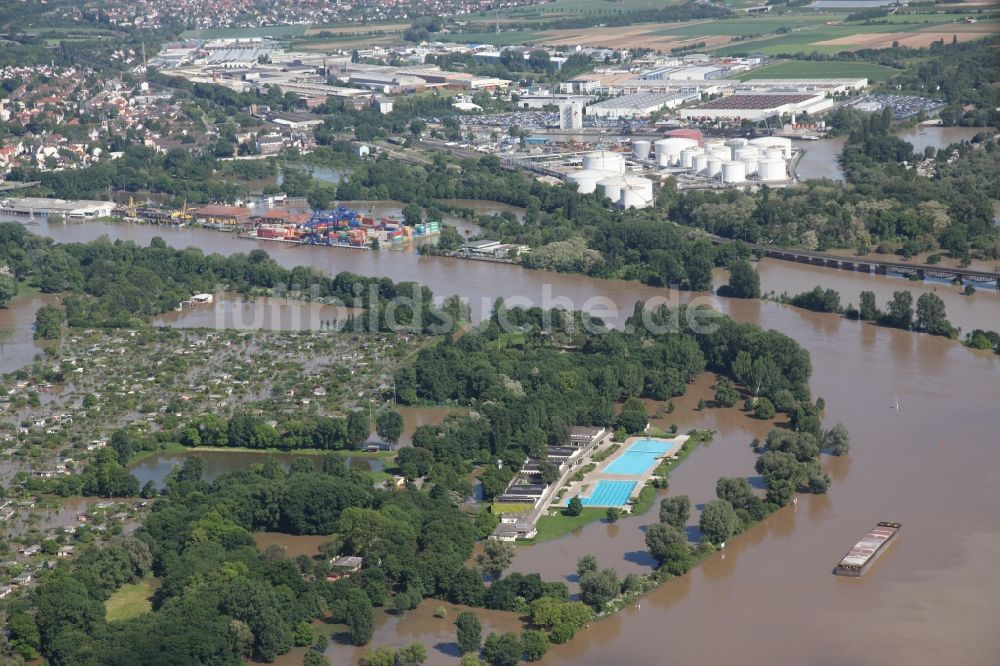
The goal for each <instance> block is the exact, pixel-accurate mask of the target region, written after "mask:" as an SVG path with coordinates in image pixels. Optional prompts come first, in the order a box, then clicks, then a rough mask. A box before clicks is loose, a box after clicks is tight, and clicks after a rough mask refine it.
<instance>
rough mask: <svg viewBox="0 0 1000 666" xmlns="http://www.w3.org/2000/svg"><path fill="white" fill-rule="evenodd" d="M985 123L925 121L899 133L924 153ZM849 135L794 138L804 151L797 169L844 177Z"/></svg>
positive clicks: (805, 175) (802, 174)
mask: <svg viewBox="0 0 1000 666" xmlns="http://www.w3.org/2000/svg"><path fill="white" fill-rule="evenodd" d="M983 131H985V128H983V127H938V126H936V125H922V126H918V127H910V128H907V129H904V130H902V131H900V132H898V133H897V136H899V138H901V139H903V140H904V141H909V142H910V143H911V144H913V152H915V153H921V154H922V153H923V152H924V148H926V147H927V146H933V147H934V148H944V147H946V146H949V145H951V144H953V143H958V142H959V141H969V140H971V139H972V137H974V136H976V135H977V134H979V133H980V132H983ZM846 140H847V139H846V137H838V138H836V139H819V140H817V141H794V142H793V143H794V145H795V147H796V148H799V149H800V150H802V151H804V152H803V155H802V158H801V159H800V160H799V161H798V164H796V166H795V173H796V175H798V177H799V178H800V179H801V180H809V179H814V178H815V179H819V178H829V179H830V180H844V171H843V169H841V168H840V163H839V162H838V161H837V158H838V157H840V152H841V151H842V150H843V149H844V142H845V141H846Z"/></svg>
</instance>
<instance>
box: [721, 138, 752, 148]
mask: <svg viewBox="0 0 1000 666" xmlns="http://www.w3.org/2000/svg"><path fill="white" fill-rule="evenodd" d="M749 143H750V140H749V139H744V138H743V137H739V136H738V137H736V138H735V139H730V140H729V141H726V145H727V146H729V147H730V148H742V147H743V146H746V145H748V144H749Z"/></svg>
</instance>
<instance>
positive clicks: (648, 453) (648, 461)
mask: <svg viewBox="0 0 1000 666" xmlns="http://www.w3.org/2000/svg"><path fill="white" fill-rule="evenodd" d="M672 446H673V442H671V441H664V440H660V439H639V440H636V441H635V442H633V443H632V445H631V446H629V447H628V449H626V450H625V452H624V453H622V454H621V455H620V456H618V458H616V459H615V461H614V462H612V463H611V464H610V465H608V466H607V467H606V468H605V469H604V470H603V472H604V473H605V474H628V475H632V476H640V475H642V474H645V473H646V471H647V470H648V469H649V468H650V467H652V466H653V465H655V464H656V459H657V458H659V457H660V456H662V455H663V454H664V453H666V452H667V451H669V450H670V449H671V447H672Z"/></svg>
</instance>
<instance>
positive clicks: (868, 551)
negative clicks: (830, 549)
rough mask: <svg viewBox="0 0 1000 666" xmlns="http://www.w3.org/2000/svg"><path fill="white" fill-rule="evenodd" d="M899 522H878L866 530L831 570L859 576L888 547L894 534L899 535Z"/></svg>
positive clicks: (894, 536)
mask: <svg viewBox="0 0 1000 666" xmlns="http://www.w3.org/2000/svg"><path fill="white" fill-rule="evenodd" d="M902 526H903V525H902V524H901V523H891V522H886V521H883V522H879V523H876V524H875V527H873V528H871V530H869V531H868V534H866V535H865V536H864V537H863V538H862V539H861V541H859V542H857V543H856V544H854V548H851V551H850V552H849V553H847V555H844V557H843V559H841V560H840V562H839V563H838V564H837V567H836V568H835V569H834V570H833V573H835V574H836V575H838V576H851V577H854V578H860V577H861V576H862V575H864V573H865V572H866V571H868V569H869V568H870V567H871V565H873V564H874V563H875V560H877V559H878V558H880V557H881V556H882V554H883V553H884V552H885V551H886V550H887V549H888V548H889V544H890V543H892V542H893V541H894V540H895V539H896V536H897V535H899V528H901V527H902Z"/></svg>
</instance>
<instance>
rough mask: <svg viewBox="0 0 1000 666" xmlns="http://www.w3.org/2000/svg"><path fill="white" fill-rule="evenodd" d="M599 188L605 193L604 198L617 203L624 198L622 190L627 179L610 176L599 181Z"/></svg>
mask: <svg viewBox="0 0 1000 666" xmlns="http://www.w3.org/2000/svg"><path fill="white" fill-rule="evenodd" d="M597 186H598V187H599V188H601V189H602V190H603V191H604V196H606V197H607V198H609V199H611V200H612V201H614V202H617V201H618V200H619V199H621V197H622V188H623V187H624V186H625V179H624V178H622V177H621V176H609V177H608V178H604V179H602V180H600V181H598V183H597Z"/></svg>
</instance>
